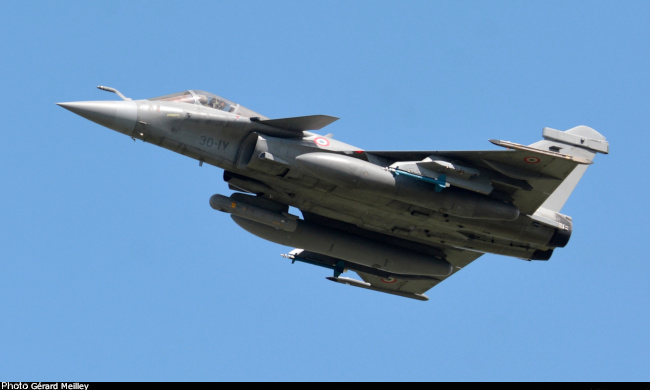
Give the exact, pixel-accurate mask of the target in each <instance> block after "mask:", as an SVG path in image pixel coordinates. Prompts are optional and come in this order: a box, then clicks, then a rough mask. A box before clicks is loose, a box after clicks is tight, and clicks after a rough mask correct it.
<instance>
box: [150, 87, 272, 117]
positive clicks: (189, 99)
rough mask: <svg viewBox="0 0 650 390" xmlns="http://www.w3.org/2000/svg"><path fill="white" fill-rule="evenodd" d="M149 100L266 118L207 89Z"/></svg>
mask: <svg viewBox="0 0 650 390" xmlns="http://www.w3.org/2000/svg"><path fill="white" fill-rule="evenodd" d="M147 100H153V101H164V102H178V103H188V104H198V105H201V106H204V107H210V108H214V109H217V110H221V111H225V112H231V113H233V114H238V115H241V116H246V117H249V118H250V117H260V118H262V119H263V118H265V117H264V116H262V115H260V114H258V113H256V112H254V111H251V110H249V109H248V108H246V107H242V106H240V105H239V104H237V103H233V102H231V101H230V100H228V99H224V98H222V97H220V96H217V95H215V94H213V93H210V92H205V91H198V90H188V91H184V92H178V93H172V94H171V95H165V96H160V97H156V98H151V99H147Z"/></svg>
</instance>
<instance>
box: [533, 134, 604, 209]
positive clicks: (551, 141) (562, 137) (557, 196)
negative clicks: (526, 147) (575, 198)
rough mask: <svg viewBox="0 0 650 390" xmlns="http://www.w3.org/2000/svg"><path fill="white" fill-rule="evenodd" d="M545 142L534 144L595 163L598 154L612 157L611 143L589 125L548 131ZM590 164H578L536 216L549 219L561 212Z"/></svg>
mask: <svg viewBox="0 0 650 390" xmlns="http://www.w3.org/2000/svg"><path fill="white" fill-rule="evenodd" d="M543 136H544V140H542V141H538V142H535V143H534V144H532V145H530V146H531V147H534V148H536V149H541V150H548V151H551V152H558V153H562V154H568V155H570V156H576V157H581V158H585V159H587V160H589V161H593V159H594V157H595V156H596V154H597V153H603V154H608V153H609V142H607V141H606V140H605V137H604V136H603V135H602V134H600V133H599V132H597V131H596V130H594V129H592V128H591V127H587V126H577V127H574V128H572V129H569V130H567V131H559V130H555V129H551V128H548V127H547V128H545V129H544V132H543ZM587 167H589V165H578V166H577V167H576V168H575V169H574V170H573V172H571V174H570V175H569V176H568V177H567V178H566V179H564V181H563V182H562V184H560V186H559V187H558V188H557V189H556V190H555V191H554V192H553V193H552V194H551V196H549V197H548V199H546V201H545V202H544V203H543V204H542V206H541V207H540V208H539V209H538V210H537V211H536V212H535V214H536V215H538V214H539V215H540V216H547V217H548V216H549V215H548V214H550V212H552V213H559V212H560V210H561V209H562V207H563V206H564V204H565V203H566V201H567V199H569V195H571V193H572V192H573V190H574V189H575V188H576V185H577V184H578V182H579V181H580V179H581V178H582V175H583V174H584V173H585V171H586V170H587Z"/></svg>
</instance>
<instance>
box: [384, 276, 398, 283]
mask: <svg viewBox="0 0 650 390" xmlns="http://www.w3.org/2000/svg"><path fill="white" fill-rule="evenodd" d="M381 281H382V282H384V283H395V282H397V279H395V278H393V277H389V278H386V279H382V280H381Z"/></svg>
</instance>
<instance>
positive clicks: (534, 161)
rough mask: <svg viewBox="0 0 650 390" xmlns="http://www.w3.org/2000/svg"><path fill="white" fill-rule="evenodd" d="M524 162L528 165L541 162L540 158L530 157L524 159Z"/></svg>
mask: <svg viewBox="0 0 650 390" xmlns="http://www.w3.org/2000/svg"><path fill="white" fill-rule="evenodd" d="M524 161H526V162H527V163H528V164H537V163H538V162H540V161H541V160H540V159H539V157H532V156H529V157H524Z"/></svg>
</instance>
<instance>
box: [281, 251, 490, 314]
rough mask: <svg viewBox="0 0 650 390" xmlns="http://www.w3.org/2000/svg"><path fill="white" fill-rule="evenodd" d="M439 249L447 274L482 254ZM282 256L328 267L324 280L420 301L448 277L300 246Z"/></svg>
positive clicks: (424, 299)
mask: <svg viewBox="0 0 650 390" xmlns="http://www.w3.org/2000/svg"><path fill="white" fill-rule="evenodd" d="M443 252H444V254H445V259H446V260H447V261H448V262H450V263H451V264H452V266H453V271H452V273H451V274H450V275H449V276H451V275H453V274H455V273H456V272H458V271H460V270H461V269H462V268H463V267H465V266H466V265H468V264H469V263H471V262H472V261H474V260H476V259H477V258H479V257H480V256H481V255H482V253H477V252H471V251H466V250H458V249H454V248H445V249H444V250H443ZM283 256H284V257H286V258H289V259H291V260H293V262H296V261H300V262H304V263H308V264H313V265H318V266H321V267H325V268H329V269H332V270H333V271H334V276H331V277H328V278H327V279H328V280H331V281H333V282H337V283H341V284H347V285H350V286H354V287H361V288H365V289H368V290H373V291H379V292H383V293H387V294H393V295H399V296H402V297H406V298H412V299H417V300H420V301H428V300H429V298H428V297H427V296H426V295H424V293H425V292H426V291H428V290H430V289H431V288H433V287H434V286H436V285H437V284H438V283H440V282H442V281H443V280H445V279H447V278H448V277H449V276H447V277H441V278H431V277H420V276H417V275H408V276H402V275H394V274H389V273H386V272H382V271H379V270H376V269H374V268H371V267H364V266H361V265H358V264H354V263H350V262H347V261H344V260H341V259H336V258H333V257H329V256H325V255H321V254H318V253H314V252H309V251H305V250H302V249H294V250H292V251H291V252H289V253H288V254H286V255H283ZM347 270H350V271H354V272H356V273H357V274H358V275H359V276H360V277H361V279H362V280H363V281H361V280H356V279H352V278H347V277H342V276H340V275H341V274H342V273H343V272H345V271H347Z"/></svg>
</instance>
